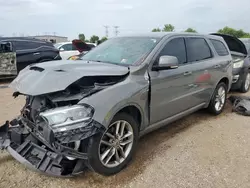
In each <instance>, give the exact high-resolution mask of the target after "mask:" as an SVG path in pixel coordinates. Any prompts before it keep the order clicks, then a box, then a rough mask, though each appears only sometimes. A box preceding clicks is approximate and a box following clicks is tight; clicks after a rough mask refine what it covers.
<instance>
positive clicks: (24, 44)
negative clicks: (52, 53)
mask: <svg viewBox="0 0 250 188" xmlns="http://www.w3.org/2000/svg"><path fill="white" fill-rule="evenodd" d="M15 44H16V49H17V50H31V49H36V48H39V47H40V46H42V45H43V44H42V43H39V42H33V41H15Z"/></svg>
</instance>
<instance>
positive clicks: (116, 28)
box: [114, 26, 119, 36]
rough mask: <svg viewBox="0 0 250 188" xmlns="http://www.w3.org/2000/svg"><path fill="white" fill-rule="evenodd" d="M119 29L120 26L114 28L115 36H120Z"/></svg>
mask: <svg viewBox="0 0 250 188" xmlns="http://www.w3.org/2000/svg"><path fill="white" fill-rule="evenodd" d="M118 28H119V26H114V33H115V36H117V35H118V34H119V31H118Z"/></svg>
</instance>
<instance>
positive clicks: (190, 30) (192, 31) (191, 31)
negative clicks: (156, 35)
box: [185, 27, 197, 33]
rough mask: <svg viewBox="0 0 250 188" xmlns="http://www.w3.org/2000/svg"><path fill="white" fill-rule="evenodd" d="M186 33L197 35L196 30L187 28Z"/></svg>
mask: <svg viewBox="0 0 250 188" xmlns="http://www.w3.org/2000/svg"><path fill="white" fill-rule="evenodd" d="M185 32H189V33H197V31H196V30H195V29H193V28H190V27H189V28H187V29H186V30H185Z"/></svg>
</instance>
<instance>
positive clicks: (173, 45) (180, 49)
mask: <svg viewBox="0 0 250 188" xmlns="http://www.w3.org/2000/svg"><path fill="white" fill-rule="evenodd" d="M164 55H169V56H175V57H177V59H178V61H179V63H180V64H183V63H186V62H187V57H186V48H185V42H184V39H183V38H175V39H172V40H171V41H169V42H168V43H167V44H166V46H165V47H164V48H163V49H162V51H161V53H160V55H159V57H160V56H164Z"/></svg>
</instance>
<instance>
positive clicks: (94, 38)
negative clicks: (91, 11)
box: [89, 35, 99, 43]
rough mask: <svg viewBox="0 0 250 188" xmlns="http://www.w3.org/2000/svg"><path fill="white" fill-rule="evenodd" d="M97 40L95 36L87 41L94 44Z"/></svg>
mask: <svg viewBox="0 0 250 188" xmlns="http://www.w3.org/2000/svg"><path fill="white" fill-rule="evenodd" d="M98 40H99V37H98V36H96V35H93V36H92V37H90V40H89V41H90V42H92V43H96V42H97V41H98Z"/></svg>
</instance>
